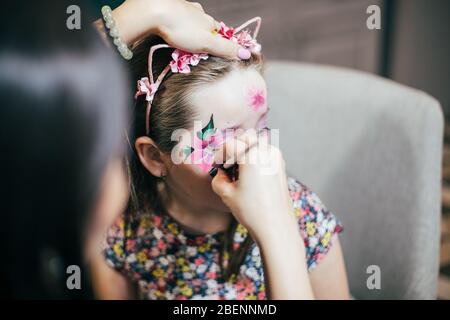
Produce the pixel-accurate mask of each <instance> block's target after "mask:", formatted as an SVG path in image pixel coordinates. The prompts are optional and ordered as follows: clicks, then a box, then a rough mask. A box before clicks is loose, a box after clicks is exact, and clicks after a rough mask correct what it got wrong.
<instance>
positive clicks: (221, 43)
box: [204, 32, 251, 59]
mask: <svg viewBox="0 0 450 320" xmlns="http://www.w3.org/2000/svg"><path fill="white" fill-rule="evenodd" d="M204 51H205V52H207V53H209V54H212V55H213V56H218V57H221V58H226V59H244V58H246V59H249V58H250V56H251V53H250V51H248V50H247V49H244V48H242V47H241V46H240V45H238V44H237V43H235V42H233V41H231V40H228V39H225V38H222V37H220V36H218V35H216V34H213V33H212V32H207V33H206V35H205V39H204ZM247 52H248V53H247Z"/></svg>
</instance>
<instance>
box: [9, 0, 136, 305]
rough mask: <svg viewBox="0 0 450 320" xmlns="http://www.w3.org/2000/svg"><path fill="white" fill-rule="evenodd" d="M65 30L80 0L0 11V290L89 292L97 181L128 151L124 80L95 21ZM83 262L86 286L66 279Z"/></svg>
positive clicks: (20, 294)
mask: <svg viewBox="0 0 450 320" xmlns="http://www.w3.org/2000/svg"><path fill="white" fill-rule="evenodd" d="M76 2H77V3H78V5H79V6H80V8H81V13H82V16H81V19H82V20H81V23H82V25H81V30H69V29H67V28H66V19H67V17H68V16H69V15H68V14H67V13H66V9H67V7H68V6H69V5H71V4H73V3H74V1H70V2H68V1H64V0H62V1H61V0H58V1H47V0H44V1H17V0H14V1H4V2H2V10H1V11H0V30H1V31H0V32H1V37H0V43H1V44H0V45H1V49H0V167H1V168H2V178H1V182H0V217H1V219H0V223H1V227H2V231H1V232H0V252H1V254H2V258H1V263H0V297H6V298H31V299H33V298H43V299H46V298H56V299H59V298H91V297H92V291H91V289H90V286H89V281H88V275H89V272H88V269H87V268H84V267H83V266H84V257H83V249H84V245H85V243H84V242H85V235H84V231H85V230H86V224H87V223H88V222H89V220H90V218H91V213H92V210H93V207H94V205H95V203H96V200H97V197H98V191H99V183H100V181H101V178H102V176H103V174H104V171H105V169H106V166H107V164H108V163H109V161H110V160H111V159H112V158H113V157H119V156H121V152H122V150H123V149H122V148H123V144H122V138H123V136H124V135H123V134H124V128H125V120H126V108H125V106H126V104H127V98H128V91H127V89H128V87H127V85H128V84H127V82H126V81H127V77H126V73H125V71H123V68H122V67H121V66H120V63H119V62H118V61H119V60H118V58H117V56H115V53H114V52H113V51H112V49H107V48H106V47H105V46H104V45H103V43H102V41H101V39H100V37H99V36H98V35H97V34H96V32H95V31H94V30H93V28H92V25H91V23H92V21H93V16H92V15H91V11H90V8H89V6H90V5H89V4H88V3H85V2H84V1H76ZM69 265H78V266H80V268H81V274H82V276H83V282H82V286H81V290H76V289H75V290H69V289H68V288H67V286H66V279H67V277H68V276H69V274H66V268H67V267H68V266H69Z"/></svg>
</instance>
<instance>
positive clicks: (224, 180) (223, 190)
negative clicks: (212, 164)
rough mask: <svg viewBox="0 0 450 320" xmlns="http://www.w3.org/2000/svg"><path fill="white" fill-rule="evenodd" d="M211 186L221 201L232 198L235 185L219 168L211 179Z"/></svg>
mask: <svg viewBox="0 0 450 320" xmlns="http://www.w3.org/2000/svg"><path fill="white" fill-rule="evenodd" d="M211 186H212V189H213V191H214V192H215V193H216V194H217V195H218V196H219V197H220V198H221V199H222V200H225V199H228V198H230V197H232V196H233V194H234V191H235V188H236V186H235V183H234V182H233V181H231V179H230V178H229V177H228V175H227V174H226V173H225V171H224V170H223V169H221V168H219V169H218V171H217V174H216V176H215V177H214V178H213V179H212V181H211Z"/></svg>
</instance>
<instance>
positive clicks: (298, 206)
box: [105, 178, 342, 299]
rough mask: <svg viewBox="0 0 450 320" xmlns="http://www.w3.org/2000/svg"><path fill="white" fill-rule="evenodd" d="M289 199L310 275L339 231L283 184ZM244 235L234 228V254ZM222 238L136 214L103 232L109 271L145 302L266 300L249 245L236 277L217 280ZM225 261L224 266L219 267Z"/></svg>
mask: <svg viewBox="0 0 450 320" xmlns="http://www.w3.org/2000/svg"><path fill="white" fill-rule="evenodd" d="M288 185H289V191H290V195H291V198H292V201H293V205H294V211H295V215H296V216H297V218H298V225H299V229H300V233H301V235H302V237H303V239H304V243H305V248H306V261H307V267H308V270H309V271H311V270H312V269H313V268H314V267H315V266H316V265H317V264H318V263H319V261H320V260H321V259H322V257H323V256H324V255H325V254H326V253H327V252H328V250H329V249H330V247H331V245H332V243H333V241H334V240H335V238H336V235H337V234H338V233H339V232H341V231H342V225H341V224H340V222H339V221H337V220H336V218H335V217H334V215H333V214H332V213H331V212H330V211H328V210H327V209H326V208H325V207H324V205H323V204H322V202H321V201H320V199H319V198H318V197H317V195H316V194H314V193H313V192H311V191H310V190H309V189H308V188H307V187H306V186H305V185H303V184H301V183H300V182H298V181H296V180H295V179H293V178H288ZM247 234H248V232H247V230H246V229H245V228H244V227H243V226H242V225H239V224H238V225H237V227H236V231H235V233H234V239H233V244H232V247H233V249H237V248H239V246H240V245H241V244H242V243H243V242H244V240H245V238H246V237H247ZM222 236H223V233H221V232H219V233H215V234H205V235H192V234H189V233H187V232H185V231H184V230H183V229H181V228H180V226H179V224H178V223H177V222H176V221H175V220H173V219H172V218H171V217H170V216H169V215H167V214H157V213H149V214H141V215H140V216H139V217H138V218H137V219H136V220H134V221H133V223H127V224H126V223H125V222H124V220H123V218H120V219H119V220H118V221H117V222H116V223H115V224H114V225H113V226H112V227H111V228H110V230H109V231H108V236H107V239H106V240H107V245H106V249H105V256H106V261H107V262H108V264H109V265H110V266H112V267H113V268H115V269H116V270H118V271H119V272H121V273H122V274H124V275H125V276H126V277H128V278H129V279H130V280H132V281H134V282H137V284H138V287H139V291H140V295H141V296H142V297H143V298H145V299H265V298H266V290H265V287H264V272H263V266H262V260H261V255H260V252H259V248H258V246H257V245H256V244H255V243H253V244H252V245H251V246H250V247H249V250H248V252H247V253H246V256H245V258H244V260H243V263H242V265H241V266H240V268H239V272H238V274H236V275H232V276H231V277H230V278H228V279H227V280H224V279H223V278H222V276H221V275H222V273H221V267H220V266H222V265H226V261H227V260H228V259H229V256H228V255H227V254H226V253H225V254H224V255H223V256H222V263H220V261H221V260H220V257H219V256H220V255H221V250H222V246H221V239H222ZM223 261H225V264H224V263H223Z"/></svg>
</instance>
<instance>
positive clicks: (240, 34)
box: [134, 17, 261, 135]
mask: <svg viewBox="0 0 450 320" xmlns="http://www.w3.org/2000/svg"><path fill="white" fill-rule="evenodd" d="M252 23H256V27H255V30H254V31H253V36H252V35H250V33H249V31H248V30H247V29H245V28H247V27H248V26H249V25H251V24H252ZM260 26H261V18H260V17H255V18H253V19H250V20H248V21H247V22H245V23H244V24H242V25H240V26H239V27H237V28H236V29H234V28H231V27H227V26H226V25H225V24H224V23H223V22H221V23H220V29H219V30H215V31H214V32H215V33H217V35H219V36H222V37H223V38H225V39H228V40H231V41H234V42H236V43H238V44H239V45H240V46H242V47H244V48H246V49H248V50H250V51H251V52H253V53H260V52H261V45H260V44H259V43H258V42H257V41H256V37H257V35H258V32H259V28H260ZM244 29H245V30H244ZM163 48H172V47H170V46H169V45H167V44H158V45H155V46H152V47H151V48H150V52H149V54H148V77H143V78H141V79H140V80H138V82H137V91H136V94H135V95H134V98H135V99H137V98H138V97H139V96H141V95H145V100H146V101H147V109H146V115H145V130H146V133H147V135H148V134H149V131H150V128H149V121H150V109H151V106H152V102H153V98H154V96H155V93H156V91H157V90H158V88H159V85H160V84H161V82H162V81H163V79H164V77H165V76H166V75H167V73H168V72H169V71H172V72H173V73H189V72H191V68H190V66H196V65H197V64H198V63H199V62H200V60H206V59H208V57H209V56H208V55H207V54H206V53H191V52H186V51H183V50H180V49H175V48H173V49H175V50H174V51H173V52H172V61H170V63H169V64H168V65H167V66H166V67H165V68H164V69H163V71H162V72H161V74H160V75H159V76H158V77H157V78H156V80H155V79H154V77H153V67H152V63H153V54H154V53H155V51H156V50H159V49H163Z"/></svg>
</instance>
